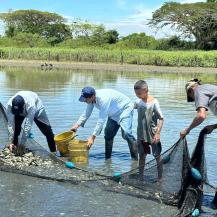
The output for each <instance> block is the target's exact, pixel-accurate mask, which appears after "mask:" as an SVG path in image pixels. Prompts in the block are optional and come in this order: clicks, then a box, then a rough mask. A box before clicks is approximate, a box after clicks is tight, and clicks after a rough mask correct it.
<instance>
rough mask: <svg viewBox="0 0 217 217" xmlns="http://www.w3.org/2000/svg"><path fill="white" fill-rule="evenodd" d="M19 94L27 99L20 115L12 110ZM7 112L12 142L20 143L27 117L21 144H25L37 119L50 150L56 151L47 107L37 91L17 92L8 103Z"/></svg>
mask: <svg viewBox="0 0 217 217" xmlns="http://www.w3.org/2000/svg"><path fill="white" fill-rule="evenodd" d="M17 95H20V96H22V97H23V98H24V101H25V105H24V109H23V112H22V113H21V114H20V115H14V114H13V113H12V111H11V108H12V101H13V98H14V97H15V96H17ZM6 114H7V118H8V131H9V140H10V142H11V143H15V145H17V144H18V136H19V135H20V132H21V125H22V122H23V120H24V119H25V123H24V127H23V134H22V137H21V139H20V142H19V144H25V142H26V140H27V138H28V136H29V133H30V130H31V127H32V124H33V121H35V123H36V124H37V126H38V127H39V129H40V130H41V132H42V133H43V134H44V135H45V136H46V138H47V141H48V145H49V148H50V150H51V151H56V146H55V142H54V134H53V131H52V129H51V126H50V123H49V120H48V117H47V114H46V112H45V108H44V106H43V104H42V102H41V100H40V98H39V97H38V95H37V94H36V93H34V92H32V91H19V92H17V93H16V94H15V95H14V96H13V97H12V98H11V99H10V100H9V101H8V103H7V108H6Z"/></svg>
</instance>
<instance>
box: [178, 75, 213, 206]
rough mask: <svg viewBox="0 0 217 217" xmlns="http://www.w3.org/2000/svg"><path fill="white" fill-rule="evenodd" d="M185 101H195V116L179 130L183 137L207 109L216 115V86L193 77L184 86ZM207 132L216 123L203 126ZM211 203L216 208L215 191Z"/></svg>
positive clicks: (204, 114)
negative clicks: (187, 124) (202, 82)
mask: <svg viewBox="0 0 217 217" xmlns="http://www.w3.org/2000/svg"><path fill="white" fill-rule="evenodd" d="M185 89H186V93H187V101H188V102H195V107H196V111H197V115H196V117H195V118H194V119H193V121H192V123H191V124H190V125H189V126H188V127H187V128H185V129H183V130H182V131H181V132H180V137H181V138H184V137H185V136H186V135H187V134H189V133H190V131H191V130H192V129H193V128H195V127H197V126H198V125H200V124H201V123H202V122H203V121H204V120H205V119H206V116H207V111H208V110H211V111H212V113H213V114H214V115H215V116H217V86H216V85H211V84H203V85H202V84H201V83H200V81H199V80H198V79H193V80H190V81H188V82H187V84H186V86H185ZM205 128H206V129H207V133H208V134H209V133H211V132H212V131H213V130H214V129H216V128H217V124H213V125H208V126H206V127H205ZM213 205H214V206H215V208H217V192H216V195H215V198H214V200H213Z"/></svg>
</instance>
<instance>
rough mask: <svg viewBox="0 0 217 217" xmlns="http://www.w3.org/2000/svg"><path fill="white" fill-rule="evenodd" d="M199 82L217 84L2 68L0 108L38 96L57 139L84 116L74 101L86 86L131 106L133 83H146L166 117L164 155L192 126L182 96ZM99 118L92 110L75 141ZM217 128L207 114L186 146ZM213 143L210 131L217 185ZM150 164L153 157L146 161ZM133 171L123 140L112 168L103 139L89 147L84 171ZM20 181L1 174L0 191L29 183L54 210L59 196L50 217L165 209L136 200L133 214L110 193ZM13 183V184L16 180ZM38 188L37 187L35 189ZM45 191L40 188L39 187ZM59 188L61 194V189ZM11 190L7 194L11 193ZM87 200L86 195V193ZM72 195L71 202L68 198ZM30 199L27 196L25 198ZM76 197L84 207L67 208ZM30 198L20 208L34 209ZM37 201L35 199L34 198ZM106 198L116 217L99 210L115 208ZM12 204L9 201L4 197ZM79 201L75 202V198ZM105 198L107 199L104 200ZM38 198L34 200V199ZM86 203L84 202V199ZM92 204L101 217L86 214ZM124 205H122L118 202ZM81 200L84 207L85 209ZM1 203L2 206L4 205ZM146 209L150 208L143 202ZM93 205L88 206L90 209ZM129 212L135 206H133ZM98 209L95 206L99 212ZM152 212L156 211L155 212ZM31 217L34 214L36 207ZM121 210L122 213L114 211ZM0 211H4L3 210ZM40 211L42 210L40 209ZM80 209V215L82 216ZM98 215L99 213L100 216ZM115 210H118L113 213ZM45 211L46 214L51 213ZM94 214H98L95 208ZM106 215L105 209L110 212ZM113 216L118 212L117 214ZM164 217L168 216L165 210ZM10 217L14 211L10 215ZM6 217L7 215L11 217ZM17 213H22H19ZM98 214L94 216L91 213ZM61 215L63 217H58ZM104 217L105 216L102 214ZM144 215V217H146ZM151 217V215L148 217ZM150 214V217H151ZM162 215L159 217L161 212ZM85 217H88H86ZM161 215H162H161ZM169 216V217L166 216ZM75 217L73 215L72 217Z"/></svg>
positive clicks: (212, 176)
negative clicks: (122, 97) (16, 98)
mask: <svg viewBox="0 0 217 217" xmlns="http://www.w3.org/2000/svg"><path fill="white" fill-rule="evenodd" d="M195 76H197V77H198V78H201V79H202V80H203V81H205V82H207V83H214V84H216V83H217V78H216V75H214V74H204V75H202V74H201V75H199V74H198V75H192V74H175V73H174V74H167V75H166V74H157V73H152V74H150V73H145V72H144V73H134V72H101V71H91V70H90V71H83V70H76V71H75V70H56V69H54V70H52V71H40V70H37V69H30V68H27V69H25V68H20V69H15V68H1V71H0V89H1V95H0V101H1V102H2V103H3V104H6V102H7V101H8V99H9V98H10V97H11V96H12V95H14V94H15V93H16V92H17V91H19V90H32V91H35V92H37V93H38V95H39V96H40V98H41V99H42V101H43V103H44V105H45V107H46V111H47V114H48V117H49V120H50V123H51V125H52V127H53V130H54V132H55V133H61V132H63V131H66V130H68V129H69V128H70V127H71V126H72V125H73V123H75V122H76V121H77V119H78V117H79V115H80V114H81V113H82V111H83V110H84V109H85V108H86V105H85V103H81V102H79V101H78V98H79V96H80V92H81V89H82V88H83V87H84V86H93V87H95V88H96V89H100V88H112V89H116V90H119V91H121V92H123V93H124V94H126V95H127V96H129V97H130V98H131V99H132V100H133V101H134V100H136V96H135V94H134V90H133V85H134V83H135V82H136V81H137V80H139V79H145V80H146V81H147V83H148V85H149V91H150V94H151V95H153V96H154V97H156V98H157V99H158V100H159V102H160V105H161V109H162V112H163V114H164V118H165V122H164V126H163V129H162V133H161V141H162V147H163V151H164V150H166V149H168V148H169V147H170V146H172V145H173V144H174V143H175V142H176V141H177V140H178V138H179V132H180V131H181V130H182V129H183V128H184V127H187V126H188V125H189V124H190V122H191V121H192V119H193V117H194V116H195V108H194V105H193V104H191V103H187V102H186V96H185V90H184V84H185V82H186V81H187V80H189V79H190V78H192V77H195ZM97 117H98V110H96V109H95V110H94V111H93V113H92V116H91V117H90V118H89V120H88V121H87V123H86V125H85V127H84V128H80V129H79V130H78V137H79V138H81V139H87V138H88V136H89V135H91V133H92V131H93V129H94V126H95V124H96V121H97ZM136 119H137V114H136V111H135V113H134V123H133V133H134V135H136ZM214 123H216V117H214V116H213V115H212V114H211V113H209V115H208V118H207V120H206V121H205V122H204V123H203V124H202V125H201V126H200V127H198V128H196V129H194V130H192V132H191V134H190V135H188V136H187V140H188V143H189V149H190V151H192V149H193V148H194V145H195V144H196V141H197V137H198V134H199V131H200V130H201V129H202V128H203V127H204V126H205V125H208V124H214ZM32 132H33V134H34V136H35V139H36V140H37V141H39V142H40V143H41V144H43V145H44V147H47V145H46V141H45V138H44V136H43V135H42V134H41V133H40V132H39V131H38V129H37V128H36V127H35V126H34V127H33V130H32ZM215 141H217V131H214V132H213V133H212V134H211V135H209V136H208V137H207V141H206V146H205V151H206V160H207V168H208V178H209V181H210V182H211V183H212V184H213V185H217V179H216V156H217V148H216V144H215V143H216V142H215ZM149 158H151V156H150V157H149ZM135 166H136V165H135V163H132V162H131V160H130V155H129V149H128V146H127V143H126V142H125V141H124V140H123V139H122V138H121V133H120V132H119V133H118V134H117V136H116V137H115V142H114V150H113V156H112V160H111V161H110V162H105V160H104V137H103V133H102V134H101V135H100V136H98V137H97V138H96V142H95V144H94V145H93V147H92V148H91V150H90V158H89V165H88V167H89V168H91V169H94V170H97V171H101V172H103V173H106V174H108V173H109V174H112V173H114V172H117V171H118V172H126V171H128V170H130V169H132V168H134V167H135ZM17 176H18V175H14V174H13V175H12V174H5V173H1V178H2V177H4V178H3V179H2V181H1V182H2V183H3V184H2V183H1V184H2V185H5V184H4V182H5V183H6V186H8V188H9V189H10V188H13V189H14V188H15V186H16V185H17V186H21V185H23V181H25V182H26V180H28V181H29V182H30V183H32V184H31V189H33V190H32V191H34V190H38V189H40V192H43V191H47V190H49V191H51V195H50V194H46V196H45V198H47V200H52V201H53V200H54V201H53V203H54V205H56V204H57V201H55V200H56V199H55V198H57V197H58V195H60V197H62V198H59V200H60V203H65V202H64V201H65V200H66V204H64V205H63V207H64V210H63V211H62V212H61V211H60V212H59V211H54V210H55V209H54V208H52V202H51V201H50V202H49V203H48V205H49V207H51V208H49V210H50V209H51V210H50V211H51V213H52V216H62V215H66V216H70V215H69V214H67V210H68V212H70V210H72V211H73V212H75V213H76V214H77V216H128V215H127V214H126V213H125V212H124V210H125V209H126V210H128V211H129V210H130V211H132V210H136V211H137V210H140V211H141V212H139V213H140V214H141V215H140V214H139V215H135V214H134V211H132V213H133V214H132V215H130V214H129V216H142V215H144V216H155V214H156V216H161V215H157V214H158V213H160V211H159V210H158V208H159V209H163V208H162V207H161V206H160V205H156V204H155V203H154V205H153V202H152V203H151V204H152V205H150V204H149V205H148V206H147V207H148V209H147V207H146V206H145V205H144V204H143V205H141V206H140V202H141V201H140V200H141V199H140V200H139V201H137V200H138V199H135V200H136V201H137V202H138V204H136V202H135V204H134V205H135V207H136V208H132V207H131V206H130V207H127V206H126V205H125V204H124V203H123V201H125V200H126V198H125V196H123V198H122V197H121V196H120V195H118V196H117V195H115V196H114V195H112V194H111V193H110V194H109V193H107V192H106V193H105V192H95V191H94V190H93V189H91V190H90V189H88V190H87V189H86V190H85V189H77V188H76V186H68V185H63V184H61V185H60V184H58V183H51V182H46V181H42V180H37V182H35V181H34V179H30V178H29V177H28V178H27V177H20V176H18V177H19V178H18V179H17ZM14 178H15V179H14ZM7 179H10V180H11V179H13V181H14V180H16V183H14V184H13V181H11V182H10V183H8V182H7ZM36 183H37V184H36ZM41 186H43V187H41ZM61 188H63V189H61ZM13 189H12V190H11V192H13ZM2 190H3V192H7V190H4V188H2V187H1V192H2ZM85 191H86V193H87V194H88V192H89V191H90V192H89V195H86V193H85ZM70 192H71V195H73V197H70V196H69V195H70ZM101 194H102V195H104V194H106V195H104V196H102V198H100V196H99V195H101ZM27 195H28V194H27ZM75 195H79V197H78V201H79V202H80V203H82V206H81V207H80V206H79V205H78V204H76V206H75V207H74V205H73V207H74V208H71V206H70V204H71V203H69V201H70V200H73V202H74V199H73V198H74V196H75ZM31 196H33V195H31V194H30V195H28V196H26V197H25V199H24V202H27V201H29V200H30V204H34V200H32V199H31ZM34 196H35V195H34ZM37 196H38V197H39V198H43V196H39V192H37ZM107 196H108V197H111V200H112V198H115V203H118V204H116V205H115V206H114V210H113V209H112V210H113V211H114V212H113V213H112V214H109V212H107V208H106V209H105V210H106V211H105V212H103V210H104V209H103V208H102V207H103V206H105V204H106V205H107V203H108V206H112V207H113V204H114V203H112V202H111V201H110V200H109V199H107V202H102V200H104V199H106V198H107ZM8 197H9V199H10V196H8ZM19 197H20V195H18V194H17V195H15V200H16V199H17V198H19ZM76 197H77V196H76ZM104 197H105V198H104ZM36 198H37V197H36ZM85 198H86V199H85ZM90 198H96V204H98V205H100V204H101V206H102V207H101V206H100V207H101V208H100V209H99V213H100V214H97V213H95V215H93V214H90V213H92V212H94V208H93V207H92V208H91V207H89V206H88V205H85V203H86V204H87V203H88V201H87V200H90ZM119 199H120V201H122V203H120V202H118V201H119ZM83 200H84V204H83ZM127 201H129V203H131V202H132V201H133V199H131V198H130V197H127ZM144 201H145V200H143V202H141V204H142V203H144ZM2 202H3V201H2V199H1V201H0V203H1V204H2ZM145 203H149V202H147V201H145ZM93 204H94V203H93ZM93 204H92V205H93ZM37 205H38V206H37V208H39V207H40V208H41V206H42V205H43V203H42V204H38V203H37ZM132 206H133V204H132ZM97 207H98V206H97ZM154 207H157V209H156V210H155V211H153V210H152V209H154ZM33 208H35V209H34V211H33V213H34V212H35V213H37V212H36V207H33ZM119 208H120V210H118V209H119ZM1 209H2V208H1ZM26 209H27V211H26V212H27V214H25V213H24V215H23V216H25V215H26V216H28V212H29V211H30V208H28V207H26V206H24V207H23V210H24V211H25V210H26ZM41 209H42V208H41ZM80 209H83V213H81V210H80ZM101 209H102V210H101ZM116 209H117V210H116ZM14 210H15V211H16V210H19V207H17V208H16V209H14ZM20 210H21V209H20ZM49 210H48V211H49ZM97 210H98V208H97ZM108 210H109V208H108ZM115 210H116V211H115ZM48 211H47V210H46V209H44V212H43V209H42V212H41V214H40V215H39V214H38V215H37V216H49V214H48ZM163 211H164V212H166V210H165V209H164V210H163ZM11 212H12V211H11ZM11 212H10V213H11ZM20 212H21V211H20ZM95 212H96V211H95ZM61 213H62V214H61ZM79 213H80V215H79ZM103 213H104V214H103ZM144 213H145V214H144ZM148 213H149V214H148ZM150 213H151V214H150ZM162 213H163V212H162ZM86 214H87V215H86ZM164 214H165V213H164ZM169 214H170V213H167V215H168V216H170V215H169ZM71 216H73V215H71ZM162 216H164V215H163V214H162Z"/></svg>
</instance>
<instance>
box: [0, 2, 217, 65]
mask: <svg viewBox="0 0 217 217" xmlns="http://www.w3.org/2000/svg"><path fill="white" fill-rule="evenodd" d="M0 19H1V20H2V21H3V22H4V23H5V35H4V36H0V59H24V60H43V61H74V62H101V63H121V64H123V63H129V64H138V65H157V66H192V67H217V51H203V50H215V49H217V3H216V0H207V2H206V3H205V2H202V3H201V2H198V3H191V4H180V3H176V2H168V3H164V4H163V5H162V7H160V8H159V9H158V10H156V11H155V12H154V13H153V16H152V19H151V20H150V22H149V25H150V26H152V27H154V28H157V29H158V30H160V29H162V28H164V27H165V26H170V27H172V28H175V29H176V30H178V31H179V32H180V33H181V34H182V35H185V37H189V38H192V37H193V38H194V39H195V40H182V39H181V38H180V36H178V35H174V36H172V37H170V38H162V39H155V38H154V37H152V36H148V35H146V34H145V33H133V34H130V35H128V36H125V37H119V33H118V32H117V31H116V30H113V29H112V30H106V29H105V27H104V26H103V25H96V24H92V23H89V22H87V21H82V20H80V19H77V20H76V21H74V22H72V23H69V22H67V20H66V19H64V18H63V17H62V16H60V15H58V14H56V13H49V12H42V11H37V10H17V11H9V12H8V13H2V14H0Z"/></svg>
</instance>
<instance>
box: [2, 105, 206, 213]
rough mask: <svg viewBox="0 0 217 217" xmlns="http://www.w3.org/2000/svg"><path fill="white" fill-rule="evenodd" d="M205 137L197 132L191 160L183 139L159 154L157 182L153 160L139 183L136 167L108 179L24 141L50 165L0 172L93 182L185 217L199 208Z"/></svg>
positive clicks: (5, 167)
mask: <svg viewBox="0 0 217 217" xmlns="http://www.w3.org/2000/svg"><path fill="white" fill-rule="evenodd" d="M0 105H1V104H0ZM205 135H206V131H205V130H203V131H201V133H200V136H199V138H198V142H197V145H196V147H195V150H194V152H193V155H192V157H191V158H190V155H189V151H188V147H187V141H186V140H185V139H184V140H181V139H180V140H179V141H178V142H177V143H176V144H174V145H173V146H172V147H171V148H170V149H168V150H167V151H165V152H164V153H163V154H162V155H161V157H162V161H161V164H162V167H163V175H162V179H161V181H158V166H159V165H157V163H156V160H155V159H153V160H151V161H149V162H147V163H146V165H145V169H144V179H143V180H142V181H141V180H140V178H139V171H140V168H136V169H133V170H131V171H129V172H127V173H124V174H121V175H118V176H113V177H112V176H106V175H103V174H99V173H97V172H93V171H92V172H91V171H86V170H85V169H82V168H78V167H75V169H73V170H71V169H68V168H66V167H65V161H66V159H62V158H57V157H55V156H54V155H52V154H50V153H49V152H47V151H46V150H45V149H44V148H43V147H42V146H41V145H40V144H39V143H37V142H36V141H35V140H34V139H28V141H27V144H26V145H27V148H28V149H30V150H31V151H32V152H33V153H34V155H36V156H40V158H41V159H42V160H43V161H44V162H48V161H49V162H50V163H43V164H41V165H39V166H34V165H30V166H28V167H27V166H23V167H22V166H19V167H16V166H11V165H7V164H5V163H4V162H2V161H0V170H2V171H7V172H14V173H20V174H23V175H29V176H34V177H38V178H44V179H49V180H55V181H61V182H70V183H73V184H78V183H85V184H88V185H90V186H91V185H92V184H91V183H97V186H100V185H101V186H103V188H104V190H105V191H113V192H117V193H122V194H127V195H132V196H135V197H141V198H145V199H151V200H155V201H158V202H160V203H165V204H167V205H177V206H178V207H179V212H178V213H177V215H176V217H181V216H189V215H190V214H191V213H192V211H193V210H194V209H195V208H199V209H200V207H201V198H202V190H203V182H205V181H206V167H205V156H204V139H205ZM7 143H8V131H7V119H6V116H5V113H4V108H3V107H2V106H0V145H1V146H0V149H2V148H3V146H5V144H7ZM192 167H194V168H196V169H197V170H198V171H200V173H201V175H202V180H200V181H197V180H195V178H193V176H192V172H191V168H192Z"/></svg>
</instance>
